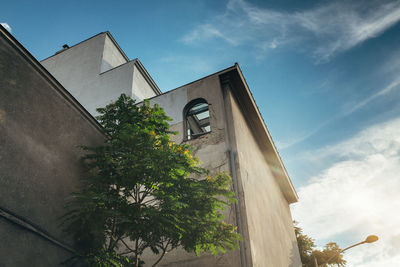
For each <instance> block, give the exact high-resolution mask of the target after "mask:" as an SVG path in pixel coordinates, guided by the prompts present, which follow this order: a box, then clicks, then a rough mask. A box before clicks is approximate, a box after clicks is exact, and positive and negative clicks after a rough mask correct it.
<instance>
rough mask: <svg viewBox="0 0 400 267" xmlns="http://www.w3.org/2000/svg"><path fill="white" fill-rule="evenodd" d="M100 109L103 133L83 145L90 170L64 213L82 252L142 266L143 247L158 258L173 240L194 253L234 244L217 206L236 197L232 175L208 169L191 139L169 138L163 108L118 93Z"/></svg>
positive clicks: (111, 262)
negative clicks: (193, 149)
mask: <svg viewBox="0 0 400 267" xmlns="http://www.w3.org/2000/svg"><path fill="white" fill-rule="evenodd" d="M98 112H99V113H100V116H98V119H99V121H100V123H101V124H102V125H103V127H104V132H105V134H106V136H107V139H106V141H105V142H104V144H103V145H102V146H99V147H87V146H83V147H82V149H83V150H84V151H86V155H85V156H84V157H83V160H84V162H86V165H87V167H88V173H87V176H86V177H83V178H82V180H81V188H80V190H79V191H78V192H76V193H74V194H73V196H72V200H71V201H70V202H69V203H68V205H67V209H68V212H67V213H66V215H65V216H64V218H63V220H64V225H66V230H67V232H69V233H70V234H71V235H72V236H73V237H74V240H75V245H76V248H77V250H78V251H79V253H80V254H81V255H83V256H84V257H86V258H89V259H91V260H92V262H95V263H96V264H98V262H100V263H99V264H103V263H104V264H105V262H107V264H109V265H111V266H112V265H114V266H139V265H140V264H141V263H140V262H141V260H140V255H141V254H142V253H143V251H144V250H145V249H147V248H148V249H150V250H151V251H152V252H153V253H154V254H158V255H159V256H160V258H159V259H161V258H162V257H163V255H164V254H165V253H166V252H167V251H169V250H171V249H174V248H177V247H178V246H182V247H183V248H184V249H185V250H187V251H189V252H195V253H196V254H198V255H199V254H200V253H201V252H204V251H211V252H212V253H213V254H214V255H216V254H218V251H220V252H221V253H225V251H226V250H227V249H234V248H236V247H238V240H239V239H240V237H239V234H237V233H236V229H235V226H233V225H230V224H226V223H224V222H223V219H224V218H223V215H222V213H221V212H222V211H223V210H224V209H225V208H226V207H227V206H229V205H231V203H233V202H234V201H235V198H234V193H233V192H232V191H231V190H230V189H229V188H230V186H231V178H230V176H229V175H228V174H226V173H220V174H217V175H216V176H214V177H211V176H209V175H208V171H207V170H205V169H203V168H201V167H200V166H199V162H200V161H199V160H198V159H197V158H195V157H193V155H192V152H191V149H190V147H189V146H188V145H185V144H180V145H178V144H175V143H173V142H172V141H171V139H170V135H171V134H173V133H172V132H170V131H169V125H168V120H170V119H169V118H168V117H167V116H166V115H165V113H164V111H163V109H162V108H160V107H158V106H157V105H155V106H153V107H151V106H150V104H149V102H148V101H145V102H144V103H141V104H139V105H135V103H134V101H133V100H132V99H130V98H129V97H127V96H126V95H121V96H120V97H119V99H118V100H117V101H116V102H114V103H112V104H110V105H108V106H106V107H105V108H100V109H98ZM194 177H204V178H201V179H197V178H194ZM107 255H109V256H107ZM110 255H111V256H110ZM110 257H111V258H110ZM156 263H158V261H157V262H156ZM93 264H94V263H93ZM96 264H95V265H93V266H103V265H96ZM107 264H105V265H104V266H109V265H107ZM116 264H117V265H116ZM118 264H120V265H118Z"/></svg>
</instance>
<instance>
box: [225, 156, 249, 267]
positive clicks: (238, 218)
mask: <svg viewBox="0 0 400 267" xmlns="http://www.w3.org/2000/svg"><path fill="white" fill-rule="evenodd" d="M229 157H230V160H231V164H230V165H231V173H232V180H233V190H234V192H235V196H236V198H237V202H236V203H235V215H236V224H237V227H238V232H239V234H240V236H241V237H242V238H243V230H242V220H241V218H242V217H241V215H240V205H239V200H240V197H239V190H238V181H237V175H236V164H235V153H234V152H233V151H232V150H229ZM239 249H240V266H241V267H246V253H245V251H244V244H243V240H242V241H240V242H239Z"/></svg>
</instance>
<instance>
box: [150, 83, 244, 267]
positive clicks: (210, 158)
mask: <svg viewBox="0 0 400 267" xmlns="http://www.w3.org/2000/svg"><path fill="white" fill-rule="evenodd" d="M196 98H204V99H205V100H207V102H208V104H209V110H210V125H211V132H210V133H209V134H205V135H203V136H200V137H198V138H197V139H194V140H190V141H186V143H188V144H189V145H191V146H192V148H193V151H194V154H195V156H197V157H199V158H200V160H201V162H202V167H204V168H207V169H209V170H210V171H211V173H212V174H215V173H217V172H223V171H225V172H229V157H228V153H227V151H228V148H227V143H226V139H225V136H226V133H225V115H224V109H223V97H222V90H221V87H220V82H219V77H218V75H213V76H210V77H207V78H206V79H203V80H199V81H196V82H194V83H191V84H188V85H185V86H183V87H181V88H178V89H175V90H173V91H170V92H167V93H165V94H163V95H160V96H157V97H154V98H152V99H151V101H150V104H152V105H154V104H156V103H157V104H158V105H160V106H161V107H163V108H164V110H165V112H166V114H167V115H169V116H170V117H171V118H172V119H173V120H172V122H170V124H171V129H172V130H173V131H177V132H179V134H178V135H176V136H173V137H172V139H173V140H174V141H175V142H177V143H182V142H184V135H183V109H184V107H185V105H186V104H187V103H189V102H190V101H191V100H194V99H196ZM225 217H226V221H227V222H228V223H233V224H235V214H234V210H233V208H229V209H227V210H226V211H225ZM155 258H156V257H154V256H153V255H151V253H148V254H147V255H145V257H144V260H145V261H146V262H148V263H149V266H151V265H150V263H151V262H154V259H155ZM160 266H174V267H175V266H176V267H200V266H201V267H203V266H210V267H213V266H224V267H235V266H240V258H239V250H235V251H229V252H227V253H226V254H221V255H219V256H217V257H214V256H212V255H211V254H205V255H203V256H201V257H200V258H199V257H196V255H194V253H186V252H185V251H184V250H182V249H178V250H175V251H172V252H170V253H168V254H167V255H166V256H165V257H164V259H163V261H162V262H161V263H160Z"/></svg>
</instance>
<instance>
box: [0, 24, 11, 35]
mask: <svg viewBox="0 0 400 267" xmlns="http://www.w3.org/2000/svg"><path fill="white" fill-rule="evenodd" d="M0 24H1V26H3V27H4V28H5V29H6V30H7V31H9V32H10V33H11V27H10V25H8V23H6V22H1V23H0Z"/></svg>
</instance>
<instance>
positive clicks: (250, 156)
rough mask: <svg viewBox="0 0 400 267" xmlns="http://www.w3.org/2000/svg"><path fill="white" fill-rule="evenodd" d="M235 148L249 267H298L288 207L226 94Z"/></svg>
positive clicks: (240, 113)
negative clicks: (250, 264) (248, 251)
mask: <svg viewBox="0 0 400 267" xmlns="http://www.w3.org/2000/svg"><path fill="white" fill-rule="evenodd" d="M226 97H227V98H229V101H227V103H230V104H231V106H230V110H231V116H232V117H228V120H230V121H231V122H232V123H233V130H234V133H233V136H234V139H235V140H232V141H234V142H235V146H236V151H235V152H236V162H237V165H238V166H237V170H238V180H239V183H240V191H241V192H240V195H241V198H243V201H242V203H244V208H243V207H242V210H241V212H242V217H243V216H244V218H245V219H246V221H245V223H244V224H245V226H246V228H247V231H248V233H247V234H248V239H247V238H246V239H247V240H245V242H246V243H247V246H249V247H250V251H251V255H249V256H250V257H251V259H247V262H249V261H251V263H252V266H260V267H264V266H274V267H280V266H282V267H284V266H285V267H287V266H296V267H299V266H301V262H300V257H299V251H298V248H297V242H296V237H295V235H294V229H293V223H292V218H291V215H290V209H289V203H288V202H287V200H286V199H285V197H284V195H283V193H282V191H281V189H280V187H279V185H278V184H277V182H276V180H275V178H274V177H273V175H272V172H271V170H270V166H269V165H268V163H267V162H266V160H265V158H264V156H263V153H262V152H261V150H260V146H259V144H258V142H257V140H256V138H255V136H254V132H253V131H252V130H251V125H249V124H248V123H247V119H246V118H245V116H244V114H243V110H242V109H241V108H240V106H239V104H238V102H237V101H236V99H235V97H234V96H233V95H232V94H231V92H230V91H227V95H226Z"/></svg>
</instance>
